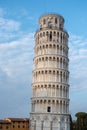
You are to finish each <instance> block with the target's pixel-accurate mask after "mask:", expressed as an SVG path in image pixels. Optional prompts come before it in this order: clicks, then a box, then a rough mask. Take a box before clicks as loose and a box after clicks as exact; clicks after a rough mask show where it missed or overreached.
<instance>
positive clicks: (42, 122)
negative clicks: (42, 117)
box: [41, 121, 43, 130]
mask: <svg viewBox="0 0 87 130" xmlns="http://www.w3.org/2000/svg"><path fill="white" fill-rule="evenodd" d="M41 130H43V121H41Z"/></svg>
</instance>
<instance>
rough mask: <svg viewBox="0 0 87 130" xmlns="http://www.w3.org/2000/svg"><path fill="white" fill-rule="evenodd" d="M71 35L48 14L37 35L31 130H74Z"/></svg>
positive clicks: (57, 20)
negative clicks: (72, 125)
mask: <svg viewBox="0 0 87 130" xmlns="http://www.w3.org/2000/svg"><path fill="white" fill-rule="evenodd" d="M68 37H69V36H68V33H67V32H66V31H65V30H64V18H63V17H62V16H60V15H57V14H47V15H44V16H42V17H40V19H39V29H38V30H37V31H36V33H35V47H34V68H33V81H32V98H31V106H32V107H31V113H30V130H70V119H69V71H68V63H69V59H68V49H69V48H68Z"/></svg>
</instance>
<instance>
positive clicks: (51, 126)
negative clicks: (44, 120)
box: [50, 121, 53, 130]
mask: <svg viewBox="0 0 87 130" xmlns="http://www.w3.org/2000/svg"><path fill="white" fill-rule="evenodd" d="M52 124H53V122H52V121H50V130H52Z"/></svg>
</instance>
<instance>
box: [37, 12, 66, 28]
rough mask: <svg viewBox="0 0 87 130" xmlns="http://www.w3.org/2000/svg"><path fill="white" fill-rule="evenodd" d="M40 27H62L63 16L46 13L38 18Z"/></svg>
mask: <svg viewBox="0 0 87 130" xmlns="http://www.w3.org/2000/svg"><path fill="white" fill-rule="evenodd" d="M39 24H40V28H41V29H43V28H47V27H50V28H52V27H57V28H60V29H63V26H64V18H63V17H62V16H61V15H59V14H46V15H42V16H41V17H40V18H39Z"/></svg>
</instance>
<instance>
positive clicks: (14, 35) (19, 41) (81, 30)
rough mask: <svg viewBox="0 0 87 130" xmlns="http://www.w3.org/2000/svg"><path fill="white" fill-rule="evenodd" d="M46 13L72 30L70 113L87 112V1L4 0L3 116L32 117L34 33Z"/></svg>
mask: <svg viewBox="0 0 87 130" xmlns="http://www.w3.org/2000/svg"><path fill="white" fill-rule="evenodd" d="M45 13H57V14H61V15H62V16H63V17H64V19H65V29H66V30H67V31H68V33H69V48H70V49H69V58H70V65H69V71H70V113H71V114H72V116H73V118H74V114H75V113H76V112H78V111H84V112H87V101H86V99H87V31H86V28H87V1H86V0H84V1H79V0H37V1H35V0H14V1H12V0H0V118H2V119H3V118H5V117H29V112H30V108H31V106H30V98H31V84H32V69H33V56H34V51H33V47H34V33H35V31H36V30H37V29H38V27H39V25H38V19H39V17H40V16H41V15H43V14H45Z"/></svg>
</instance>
